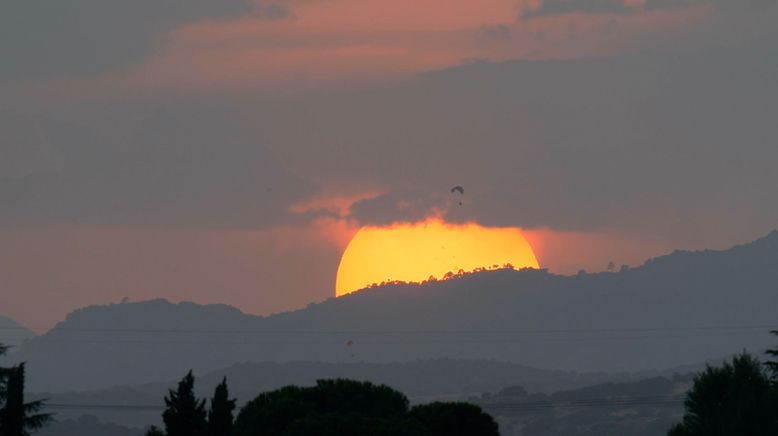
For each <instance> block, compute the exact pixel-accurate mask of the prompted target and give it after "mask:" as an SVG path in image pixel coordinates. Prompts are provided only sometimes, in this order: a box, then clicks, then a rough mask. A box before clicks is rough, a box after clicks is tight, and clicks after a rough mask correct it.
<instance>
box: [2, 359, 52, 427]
mask: <svg viewBox="0 0 778 436" xmlns="http://www.w3.org/2000/svg"><path fill="white" fill-rule="evenodd" d="M4 372H5V404H4V405H3V408H2V409H0V435H3V436H29V435H30V432H32V431H35V430H38V429H40V428H41V427H43V426H45V425H46V424H47V423H48V422H49V421H51V415H50V414H48V413H36V412H38V411H39V410H41V409H42V408H43V407H44V402H43V401H31V402H29V403H25V402H24V378H25V368H24V363H21V364H19V365H17V366H14V367H12V368H10V369H7V370H6V371H4Z"/></svg>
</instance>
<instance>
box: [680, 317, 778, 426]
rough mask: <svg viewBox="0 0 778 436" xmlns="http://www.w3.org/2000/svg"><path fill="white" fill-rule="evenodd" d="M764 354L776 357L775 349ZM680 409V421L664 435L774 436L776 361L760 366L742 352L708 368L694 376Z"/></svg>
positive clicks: (777, 394) (777, 389)
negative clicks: (692, 384) (691, 385)
mask: <svg viewBox="0 0 778 436" xmlns="http://www.w3.org/2000/svg"><path fill="white" fill-rule="evenodd" d="M772 333H773V334H776V335H778V331H774V332H772ZM767 354H768V355H770V356H772V357H778V348H776V349H773V350H770V351H768V352H767ZM684 406H685V407H686V414H685V415H684V417H683V422H681V423H680V424H678V425H676V426H675V427H673V428H672V429H671V430H670V431H669V432H668V436H730V435H741V436H775V435H776V434H778V362H775V361H769V362H766V363H764V364H762V363H761V362H760V361H759V360H757V359H756V358H755V357H753V356H751V355H750V354H747V353H743V354H740V355H739V356H736V357H734V358H733V359H732V362H727V363H725V364H724V365H722V366H720V367H710V366H709V367H708V368H706V369H705V371H703V372H702V373H700V374H699V375H697V377H695V379H694V386H693V387H692V389H691V391H689V393H688V394H687V396H686V401H685V403H684Z"/></svg>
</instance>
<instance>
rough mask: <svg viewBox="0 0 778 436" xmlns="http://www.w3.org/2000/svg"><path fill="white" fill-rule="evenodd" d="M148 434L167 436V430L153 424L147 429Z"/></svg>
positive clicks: (147, 435)
mask: <svg viewBox="0 0 778 436" xmlns="http://www.w3.org/2000/svg"><path fill="white" fill-rule="evenodd" d="M146 436H165V432H163V431H162V430H160V429H158V428H157V427H156V426H153V425H152V426H151V427H149V429H148V431H146Z"/></svg>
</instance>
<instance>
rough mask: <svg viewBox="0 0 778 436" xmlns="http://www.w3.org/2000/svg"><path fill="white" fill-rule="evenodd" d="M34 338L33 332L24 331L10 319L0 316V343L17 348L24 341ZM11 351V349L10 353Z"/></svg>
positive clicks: (24, 329)
mask: <svg viewBox="0 0 778 436" xmlns="http://www.w3.org/2000/svg"><path fill="white" fill-rule="evenodd" d="M34 337H35V333H34V332H33V331H31V330H28V329H26V328H25V327H23V326H22V325H21V324H19V323H18V322H16V321H14V320H12V319H11V318H7V317H4V316H2V315H0V343H3V344H5V345H10V346H12V347H18V346H19V345H21V343H22V342H23V341H24V340H26V339H30V338H34ZM13 351H14V350H13V349H11V352H13Z"/></svg>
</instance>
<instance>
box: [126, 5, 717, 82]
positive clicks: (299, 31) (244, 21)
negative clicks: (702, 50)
mask: <svg viewBox="0 0 778 436" xmlns="http://www.w3.org/2000/svg"><path fill="white" fill-rule="evenodd" d="M537 3H538V2H533V1H529V0H523V1H517V0H484V1H480V2H475V1H472V0H451V1H449V2H445V4H442V3H440V2H439V1H432V0H413V1H411V0H395V1H386V0H316V1H304V2H292V3H290V4H289V5H288V7H289V8H290V13H289V15H288V16H287V17H284V18H281V19H276V20H267V19H266V18H265V17H263V16H259V15H257V16H250V17H243V18H240V19H234V20H226V21H215V22H201V23H195V24H191V25H187V26H184V27H181V28H179V29H177V30H175V31H174V32H172V34H170V35H169V38H168V41H167V44H166V46H165V47H164V48H163V49H162V50H161V51H159V52H158V53H157V54H156V55H154V56H152V57H151V58H149V59H148V60H147V61H146V62H145V63H144V64H143V65H142V66H140V67H139V68H137V69H135V70H133V71H130V72H129V73H127V74H125V75H122V76H121V77H114V78H112V79H111V80H112V81H116V80H118V81H119V82H122V83H124V84H128V83H129V84H131V85H135V86H140V87H163V88H169V87H174V88H181V87H184V88H187V87H195V88H197V87H203V86H205V87H217V88H241V87H245V86H255V87H260V88H267V87H276V88H277V87H278V86H279V85H289V86H293V87H299V86H301V85H306V84H312V85H317V84H322V83H334V84H337V83H344V82H348V83H354V82H373V81H386V80H397V79H403V78H408V77H412V76H413V75H415V74H416V73H419V72H422V71H428V70H434V69H441V68H447V67H451V66H455V65H459V64H462V63H463V62H467V61H468V60H472V59H489V60H494V61H501V60H508V59H522V58H523V59H548V58H574V57H582V56H592V55H595V56H596V55H608V54H612V53H615V52H618V51H620V50H622V49H623V48H624V46H625V44H629V43H633V42H635V41H642V40H645V39H650V38H651V37H653V36H657V35H662V34H665V33H666V32H668V31H673V30H678V29H682V28H683V27H684V26H688V25H689V24H690V22H694V21H695V20H697V21H699V20H700V19H705V17H707V16H708V15H709V14H710V8H708V7H702V6H701V7H688V8H669V9H661V10H655V11H642V10H641V9H640V8H637V9H636V10H637V11H639V12H640V13H635V14H622V15H619V14H597V15H594V14H567V15H562V16H549V17H539V18H535V19H532V20H522V18H521V16H522V13H523V12H524V11H526V10H529V9H532V8H537Z"/></svg>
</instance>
